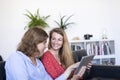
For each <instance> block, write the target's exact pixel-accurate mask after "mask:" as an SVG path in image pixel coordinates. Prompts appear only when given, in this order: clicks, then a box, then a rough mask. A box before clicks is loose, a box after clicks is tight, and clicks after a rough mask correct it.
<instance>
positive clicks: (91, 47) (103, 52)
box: [70, 40, 116, 65]
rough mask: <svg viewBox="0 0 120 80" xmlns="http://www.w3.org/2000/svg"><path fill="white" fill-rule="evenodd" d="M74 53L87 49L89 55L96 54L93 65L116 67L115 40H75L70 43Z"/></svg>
mask: <svg viewBox="0 0 120 80" xmlns="http://www.w3.org/2000/svg"><path fill="white" fill-rule="evenodd" d="M70 46H71V49H72V51H76V50H81V49H85V50H86V51H87V54H88V55H91V54H94V55H95V57H94V59H93V61H92V63H93V64H102V65H115V64H116V55H115V41H114V40H83V41H81V40H75V41H70Z"/></svg>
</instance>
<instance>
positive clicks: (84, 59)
mask: <svg viewBox="0 0 120 80" xmlns="http://www.w3.org/2000/svg"><path fill="white" fill-rule="evenodd" d="M93 58H94V55H88V56H83V57H82V59H81V61H80V64H79V66H78V67H77V68H76V70H75V72H74V74H77V73H78V72H79V70H80V69H81V67H82V66H87V65H88V63H89V62H90V61H92V59H93Z"/></svg>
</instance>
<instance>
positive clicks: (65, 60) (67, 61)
mask: <svg viewBox="0 0 120 80" xmlns="http://www.w3.org/2000/svg"><path fill="white" fill-rule="evenodd" d="M53 32H56V33H58V34H60V35H62V36H63V46H62V47H61V48H60V51H59V56H60V61H61V63H62V65H63V66H64V67H65V68H67V67H69V66H70V65H72V64H73V63H74V60H73V56H72V51H71V48H70V46H69V42H68V39H67V35H66V33H65V31H64V30H63V29H61V28H54V29H52V30H51V31H50V33H49V44H48V48H49V49H50V48H51V47H52V46H51V38H52V34H53Z"/></svg>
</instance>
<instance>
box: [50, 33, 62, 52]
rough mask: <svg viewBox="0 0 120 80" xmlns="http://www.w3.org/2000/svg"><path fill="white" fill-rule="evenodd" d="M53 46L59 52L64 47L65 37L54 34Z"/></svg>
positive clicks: (52, 38)
mask: <svg viewBox="0 0 120 80" xmlns="http://www.w3.org/2000/svg"><path fill="white" fill-rule="evenodd" d="M51 46H52V49H54V50H59V49H60V48H61V47H62V46H63V36H62V35H60V34H58V33H56V32H53V33H52V37H51Z"/></svg>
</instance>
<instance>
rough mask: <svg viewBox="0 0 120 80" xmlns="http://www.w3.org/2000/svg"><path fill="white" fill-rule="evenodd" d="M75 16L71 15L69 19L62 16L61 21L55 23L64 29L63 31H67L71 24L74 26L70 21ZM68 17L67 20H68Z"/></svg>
mask: <svg viewBox="0 0 120 80" xmlns="http://www.w3.org/2000/svg"><path fill="white" fill-rule="evenodd" d="M72 16H73V15H70V16H69V17H67V16H66V15H64V16H60V21H59V22H58V21H55V22H56V23H57V25H58V27H60V28H62V29H63V30H65V29H67V27H68V26H69V25H71V24H74V22H68V20H69V19H70V18H71V17H72ZM66 17H67V18H66Z"/></svg>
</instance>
